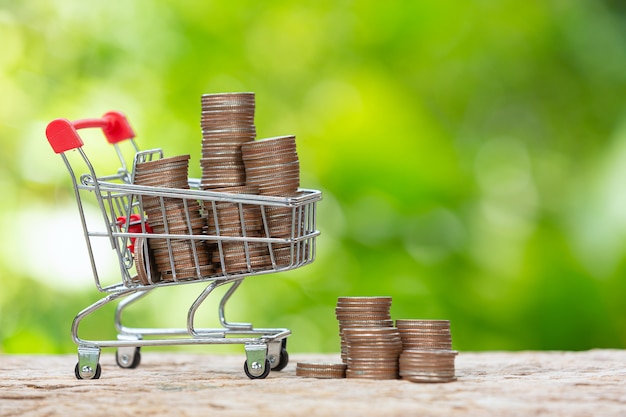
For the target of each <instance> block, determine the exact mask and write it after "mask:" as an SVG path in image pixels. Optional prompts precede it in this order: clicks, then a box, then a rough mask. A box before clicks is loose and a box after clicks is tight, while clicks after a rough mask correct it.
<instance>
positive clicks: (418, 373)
mask: <svg viewBox="0 0 626 417" xmlns="http://www.w3.org/2000/svg"><path fill="white" fill-rule="evenodd" d="M396 327H397V328H398V329H399V331H400V336H401V338H402V353H401V354H400V361H399V365H400V377H401V378H402V379H407V380H409V381H413V382H450V381H454V380H455V379H456V377H455V371H454V358H455V357H456V355H457V353H458V352H456V351H453V350H452V335H451V333H450V321H449V320H396Z"/></svg>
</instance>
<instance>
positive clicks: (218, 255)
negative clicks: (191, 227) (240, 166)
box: [204, 186, 269, 274]
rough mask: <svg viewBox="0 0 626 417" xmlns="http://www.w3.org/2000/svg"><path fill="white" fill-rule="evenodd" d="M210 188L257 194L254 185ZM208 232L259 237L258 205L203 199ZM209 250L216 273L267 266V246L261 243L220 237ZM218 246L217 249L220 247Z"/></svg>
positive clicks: (261, 232)
mask: <svg viewBox="0 0 626 417" xmlns="http://www.w3.org/2000/svg"><path fill="white" fill-rule="evenodd" d="M214 191H219V192H223V193H232V194H257V189H256V187H253V186H241V187H228V188H218V189H215V190H214ZM204 208H205V212H206V213H207V224H208V233H209V234H210V235H215V236H230V237H246V238H247V237H263V221H262V218H261V209H260V207H259V206H257V205H253V204H241V205H240V204H238V203H231V202H227V201H215V202H211V201H205V202H204ZM215 246H216V250H215V251H214V252H213V258H212V260H213V263H214V264H215V265H219V267H218V269H217V272H218V273H223V272H226V273H229V274H232V273H237V272H248V271H251V270H261V269H265V268H266V267H267V266H268V259H269V257H268V247H267V244H265V243H256V242H245V241H222V242H221V243H219V244H218V245H215ZM220 248H221V251H220Z"/></svg>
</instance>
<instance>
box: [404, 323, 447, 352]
mask: <svg viewBox="0 0 626 417" xmlns="http://www.w3.org/2000/svg"><path fill="white" fill-rule="evenodd" d="M396 327H397V328H398V330H400V336H401V337H402V349H403V350H408V349H417V350H432V349H435V350H451V349H452V335H451V333H450V321H449V320H396Z"/></svg>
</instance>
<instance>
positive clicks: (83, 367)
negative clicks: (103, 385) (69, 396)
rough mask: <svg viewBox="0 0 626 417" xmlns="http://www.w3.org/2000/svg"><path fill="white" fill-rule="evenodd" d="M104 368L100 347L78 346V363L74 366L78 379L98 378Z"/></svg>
mask: <svg viewBox="0 0 626 417" xmlns="http://www.w3.org/2000/svg"><path fill="white" fill-rule="evenodd" d="M101 372H102V368H101V367H100V348H99V347H95V346H79V347H78V363H77V364H76V366H75V367H74V375H76V378H77V379H98V378H100V373H101Z"/></svg>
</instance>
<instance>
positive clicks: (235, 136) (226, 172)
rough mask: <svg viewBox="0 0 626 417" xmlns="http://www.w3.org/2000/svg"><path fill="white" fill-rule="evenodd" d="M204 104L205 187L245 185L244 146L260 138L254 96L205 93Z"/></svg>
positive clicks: (202, 180)
mask: <svg viewBox="0 0 626 417" xmlns="http://www.w3.org/2000/svg"><path fill="white" fill-rule="evenodd" d="M201 103H202V116H201V120H200V125H201V128H202V158H201V159H200V167H201V169H202V179H201V182H200V185H201V187H202V188H204V189H212V188H222V187H236V186H242V185H245V183H246V172H245V169H244V165H243V161H242V159H241V144H242V143H245V142H248V141H252V140H254V138H255V137H256V127H255V125H254V110H255V97H254V93H219V94H203V95H202V98H201Z"/></svg>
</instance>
